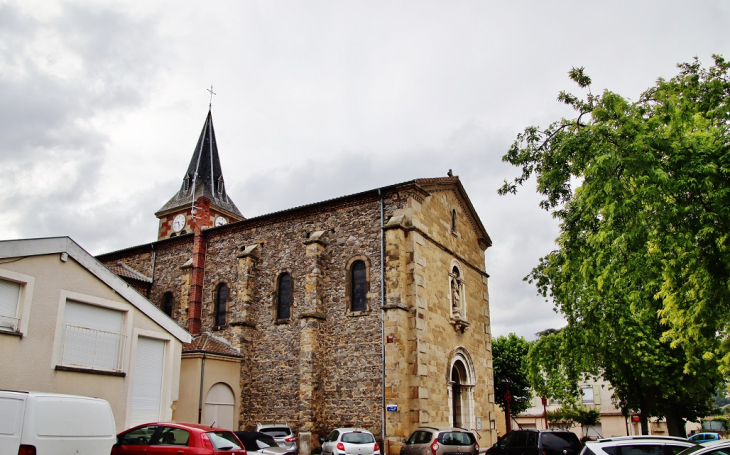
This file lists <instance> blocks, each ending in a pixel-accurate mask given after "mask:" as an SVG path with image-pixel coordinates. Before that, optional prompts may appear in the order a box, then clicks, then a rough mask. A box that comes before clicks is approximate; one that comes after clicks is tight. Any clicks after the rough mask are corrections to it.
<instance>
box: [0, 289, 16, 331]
mask: <svg viewBox="0 0 730 455" xmlns="http://www.w3.org/2000/svg"><path fill="white" fill-rule="evenodd" d="M18 300H20V283H14V282H12V281H6V280H0V328H10V327H13V325H14V324H15V321H14V320H9V319H5V318H13V319H14V318H17V317H18Z"/></svg>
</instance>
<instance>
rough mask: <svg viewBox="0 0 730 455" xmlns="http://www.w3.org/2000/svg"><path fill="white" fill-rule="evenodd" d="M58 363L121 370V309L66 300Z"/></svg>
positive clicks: (122, 317)
mask: <svg viewBox="0 0 730 455" xmlns="http://www.w3.org/2000/svg"><path fill="white" fill-rule="evenodd" d="M63 322H64V325H65V327H64V342H63V357H62V364H63V365H67V366H80V367H88V368H97V369H104V370H120V369H121V353H122V340H123V336H122V335H121V332H122V324H123V323H124V314H123V313H122V312H121V311H115V310H111V309H109V308H102V307H97V306H94V305H87V304H84V303H78V302H70V301H69V302H66V306H65V310H64V317H63Z"/></svg>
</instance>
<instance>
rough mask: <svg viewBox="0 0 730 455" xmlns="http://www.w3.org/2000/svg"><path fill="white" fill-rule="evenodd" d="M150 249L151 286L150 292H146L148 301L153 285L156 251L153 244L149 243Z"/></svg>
mask: <svg viewBox="0 0 730 455" xmlns="http://www.w3.org/2000/svg"><path fill="white" fill-rule="evenodd" d="M150 247H151V248H152V284H150V290H149V291H148V292H147V298H148V299H149V298H150V294H151V293H152V292H151V291H152V286H154V285H155V268H156V267H157V250H155V244H154V243H150Z"/></svg>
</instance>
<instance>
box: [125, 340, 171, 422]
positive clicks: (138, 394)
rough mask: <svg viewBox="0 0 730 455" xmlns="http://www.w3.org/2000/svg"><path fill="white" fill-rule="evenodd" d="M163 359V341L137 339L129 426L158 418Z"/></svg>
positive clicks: (157, 419)
mask: <svg viewBox="0 0 730 455" xmlns="http://www.w3.org/2000/svg"><path fill="white" fill-rule="evenodd" d="M164 361H165V342H164V341H162V340H153V339H151V338H143V337H139V338H138V339H137V355H136V360H135V364H134V385H133V386H132V412H131V422H130V426H135V425H139V424H141V423H145V422H157V421H159V420H160V403H161V402H162V371H163V367H164Z"/></svg>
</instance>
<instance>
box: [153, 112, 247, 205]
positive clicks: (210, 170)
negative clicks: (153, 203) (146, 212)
mask: <svg viewBox="0 0 730 455" xmlns="http://www.w3.org/2000/svg"><path fill="white" fill-rule="evenodd" d="M200 196H207V197H208V198H210V201H211V206H213V207H217V208H219V209H222V210H223V211H226V212H229V213H230V214H232V215H234V216H237V217H240V218H243V215H242V214H241V212H240V211H239V210H238V207H236V204H234V203H233V201H232V200H231V199H230V198H229V197H228V193H227V192H226V186H225V183H224V181H223V171H222V170H221V163H220V159H219V158H218V144H217V142H216V139H215V130H214V129H213V115H212V114H211V112H210V110H209V111H208V116H207V117H206V119H205V124H204V125H203V130H202V131H201V132H200V138H199V139H198V144H197V145H196V146H195V151H194V152H193V157H192V158H191V159H190V164H189V165H188V170H187V172H186V173H185V176H184V177H183V181H182V184H181V185H180V190H179V191H178V192H177V193H175V195H174V196H173V197H172V198H171V199H170V200H169V201H167V203H166V204H165V205H163V206H162V208H161V209H160V210H158V211H157V213H156V214H155V215H157V216H160V215H162V214H164V213H167V212H171V211H175V210H177V209H180V208H182V207H185V206H192V204H193V201H195V200H197V199H198V198H199V197H200Z"/></svg>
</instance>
